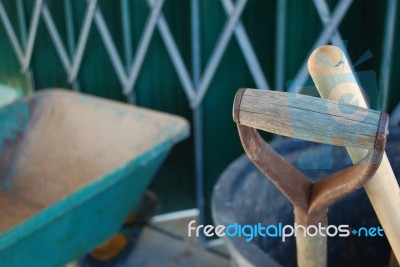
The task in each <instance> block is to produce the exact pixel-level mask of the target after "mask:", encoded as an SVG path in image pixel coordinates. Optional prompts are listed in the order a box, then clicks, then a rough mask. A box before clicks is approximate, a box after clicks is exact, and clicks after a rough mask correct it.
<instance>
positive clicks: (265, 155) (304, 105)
mask: <svg viewBox="0 0 400 267" xmlns="http://www.w3.org/2000/svg"><path fill="white" fill-rule="evenodd" d="M233 119H234V121H235V122H236V124H237V127H238V131H239V135H240V139H241V142H242V145H243V147H244V150H245V151H246V154H247V155H248V156H249V158H250V159H251V160H252V162H253V163H254V164H255V165H256V166H257V167H258V168H259V169H260V170H261V172H262V173H264V174H265V175H266V176H267V177H268V178H269V179H270V180H271V182H272V183H273V184H274V185H275V186H276V187H277V188H278V189H279V190H280V191H281V192H282V193H283V194H284V195H285V197H286V198H287V199H288V200H289V201H290V202H291V204H292V205H293V208H294V217H295V225H297V226H299V225H300V226H301V227H298V228H297V234H296V247H297V263H298V266H300V267H311V266H326V263H327V236H326V235H327V232H325V233H323V231H322V232H321V231H318V229H321V227H322V229H323V227H327V226H328V222H327V212H328V207H329V206H330V205H332V204H333V203H335V202H336V201H338V200H339V199H341V198H343V197H345V196H346V195H348V194H350V193H352V192H354V191H355V190H357V189H359V188H361V187H362V186H363V185H364V184H365V183H366V182H368V181H369V179H370V178H371V177H372V176H373V175H374V174H375V172H376V170H377V169H378V167H379V165H380V163H381V160H382V157H383V153H384V148H385V144H386V137H387V134H388V130H387V127H388V115H387V114H386V113H383V112H378V111H374V110H370V109H366V108H361V107H357V106H353V105H348V104H342V103H340V104H339V103H338V102H335V101H331V100H325V99H321V98H316V97H310V96H304V95H298V94H288V93H283V92H274V91H266V90H255V89H240V90H239V91H238V92H237V94H236V96H235V100H234V105H233ZM256 129H260V130H264V131H267V132H271V133H274V134H278V135H283V136H287V137H293V138H298V139H303V140H307V141H313V142H319V143H324V144H331V145H336V146H345V147H357V148H363V149H367V150H368V153H367V154H366V156H365V157H364V158H362V159H361V160H360V161H359V162H358V163H357V164H354V165H351V166H349V167H347V168H345V169H343V170H340V171H338V172H336V173H334V174H331V175H329V176H327V177H325V178H323V179H321V180H319V181H318V182H316V183H312V182H311V181H310V180H309V179H308V178H307V177H306V176H305V175H304V174H303V173H302V172H301V171H299V170H298V169H297V168H296V167H294V166H293V165H291V164H290V163H288V162H287V161H286V160H285V159H284V158H282V157H281V156H280V155H279V154H278V153H276V152H275V151H274V150H273V149H272V148H271V147H270V146H269V145H268V144H267V143H266V142H265V141H264V140H263V139H262V138H261V137H260V135H259V134H258V132H257V130H256Z"/></svg>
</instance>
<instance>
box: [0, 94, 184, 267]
mask: <svg viewBox="0 0 400 267" xmlns="http://www.w3.org/2000/svg"><path fill="white" fill-rule="evenodd" d="M0 126H1V127H0V218H1V219H0V266H12V267H18V266H24V267H28V266H62V265H64V264H66V263H68V262H69V261H71V260H73V259H76V258H78V257H80V256H82V255H84V254H85V253H87V252H88V251H90V250H91V249H93V248H94V247H96V245H98V244H100V243H101V242H104V241H105V240H106V239H107V238H109V237H110V236H111V235H112V234H113V233H115V232H116V231H117V230H118V228H119V227H120V226H121V225H122V223H123V221H124V219H125V218H126V217H127V216H128V214H129V212H130V211H131V210H132V209H133V208H134V206H135V204H136V202H137V201H138V200H139V198H140V196H141V194H142V193H143V192H144V190H145V189H146V187H147V186H148V184H149V182H150V181H151V178H152V177H153V176H154V174H155V173H156V171H157V169H158V168H159V167H160V165H161V164H162V162H163V160H164V159H165V158H166V156H167V154H168V152H169V151H170V149H171V148H172V146H173V145H174V144H175V143H177V142H179V141H180V140H182V139H184V138H186V137H187V136H188V135H189V130H188V129H189V128H188V123H187V122H186V121H185V120H184V119H182V118H179V117H177V116H173V115H168V114H164V113H161V112H156V111H151V110H147V109H144V108H139V107H134V106H130V105H126V104H122V103H117V102H114V101H109V100H104V99H100V98H97V97H91V96H86V95H83V94H78V93H73V92H68V91H64V90H46V91H41V92H39V93H36V94H34V95H32V96H30V97H27V98H24V99H22V100H21V101H19V102H16V103H14V104H11V105H8V106H6V107H4V108H2V109H0Z"/></svg>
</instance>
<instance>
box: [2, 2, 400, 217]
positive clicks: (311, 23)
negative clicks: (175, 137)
mask: <svg viewBox="0 0 400 267" xmlns="http://www.w3.org/2000/svg"><path fill="white" fill-rule="evenodd" d="M3 2H4V4H5V7H6V9H7V11H9V12H10V14H14V16H13V17H11V18H10V19H11V20H12V23H13V25H14V27H16V28H17V19H16V16H15V3H14V1H12V0H5V1H3ZM24 2H25V9H26V14H27V21H29V19H30V14H31V10H32V3H33V2H32V1H27V0H26V1H24ZM48 2H49V7H50V10H51V12H52V14H55V15H53V18H54V20H55V22H56V24H57V25H58V30H59V32H60V34H61V37H62V39H63V41H64V43H65V44H66V43H67V42H66V39H67V38H66V34H65V24H64V19H65V18H64V13H63V7H62V5H61V4H60V3H61V2H58V1H48ZM130 2H131V3H130V13H131V27H132V40H131V41H132V46H133V50H134V51H135V48H136V47H137V44H138V41H139V39H140V36H141V34H142V31H143V26H144V24H145V21H146V18H147V16H148V11H149V8H148V7H147V5H146V2H145V1H130ZM337 2H338V1H329V3H330V6H331V9H333V8H334V6H335V5H336V4H337ZM72 3H73V9H74V23H75V35H76V36H75V37H76V39H75V41H76V40H77V37H78V34H79V29H80V25H81V23H82V20H83V14H84V9H85V1H80V0H73V1H72ZM99 3H100V7H101V9H102V11H103V15H104V17H105V20H106V23H107V25H108V27H109V30H110V32H111V34H112V36H113V37H114V39H115V40H116V46H117V48H118V49H119V52H120V55H121V58H124V56H123V49H122V43H123V42H122V37H121V34H122V28H121V19H120V6H119V1H111V0H101V1H99ZM199 4H200V18H201V23H200V27H201V29H200V31H201V61H202V62H201V65H202V70H204V68H205V66H206V64H207V61H208V58H209V56H210V54H211V51H212V50H213V48H214V45H215V43H216V41H217V39H218V36H219V34H220V31H221V30H222V28H223V25H224V23H225V21H226V15H225V12H224V10H223V8H222V5H221V3H220V1H214V0H201V1H199ZM385 8H386V4H385V1H373V0H367V1H354V3H353V5H352V6H351V8H350V11H349V13H348V15H346V17H345V19H344V21H343V23H342V24H341V26H340V30H341V33H342V37H343V39H345V40H347V43H348V50H349V52H350V55H351V56H352V60H353V62H357V60H358V59H359V58H360V57H361V56H362V55H363V54H364V53H365V52H366V51H368V50H370V51H371V53H372V55H373V57H372V58H371V59H369V60H367V61H365V62H363V63H361V64H359V65H358V66H356V70H357V71H364V73H365V71H369V73H367V74H366V77H367V78H366V79H365V80H364V79H363V80H362V83H363V84H364V85H368V84H371V83H375V84H376V82H374V80H375V78H374V75H375V74H376V78H377V79H379V75H380V73H379V67H380V60H381V54H382V37H383V33H384V30H383V27H384V19H385V17H386V15H385ZM398 8H400V7H398ZM162 11H163V12H164V15H165V17H166V20H167V22H168V24H169V26H170V29H171V31H172V35H173V37H174V38H175V40H176V43H177V46H178V48H179V50H180V52H181V54H182V57H183V59H184V62H185V64H186V66H188V68H189V71H191V67H190V66H191V64H192V62H191V55H190V53H191V36H190V34H191V32H190V1H178V0H166V1H165V4H164V7H163V9H162ZM399 12H400V10H399V11H398V13H399ZM286 18H287V21H286V25H287V29H286V41H287V47H286V55H287V57H286V59H285V65H286V69H285V79H286V80H291V79H293V78H294V76H295V74H296V72H297V70H298V68H299V67H300V65H301V64H302V63H303V62H304V59H305V58H306V57H307V55H308V53H309V50H310V48H311V46H312V44H313V43H314V41H315V40H316V38H317V37H318V34H319V33H320V31H321V29H322V24H321V22H320V21H319V18H318V14H317V12H316V9H315V7H314V6H313V3H312V1H309V0H300V1H295V0H293V1H288V5H287V16H286ZM275 19H276V0H268V1H261V0H250V1H248V4H247V6H246V8H245V10H244V13H243V16H242V21H243V24H244V26H245V28H246V30H247V33H248V35H249V38H250V40H251V42H252V44H253V46H254V49H255V52H256V54H257V55H258V58H259V59H260V61H261V62H260V63H261V66H262V68H263V71H264V73H265V74H266V76H267V78H268V81H269V83H270V85H272V86H273V84H274V79H273V77H274V74H275V71H274V66H275V62H274V61H275V54H274V49H275V34H276V32H275ZM396 27H397V29H399V27H400V15H398V16H397V22H396ZM4 34H5V33H4V29H3V27H2V26H0V36H4ZM39 36H40V38H38V40H37V42H36V43H35V49H34V56H33V59H32V60H33V61H32V64H33V77H34V82H35V85H36V88H45V87H54V86H57V87H68V88H71V85H69V84H68V83H67V82H66V81H67V77H66V74H65V73H64V71H63V69H62V66H61V64H60V62H59V60H58V59H57V56H56V52H55V50H54V47H53V45H52V43H51V42H50V38H49V36H48V34H47V29H46V28H45V27H44V24H43V23H40V25H39ZM399 37H400V36H399V31H396V36H395V43H394V55H393V60H392V62H393V66H392V67H393V69H392V78H391V91H390V97H389V99H390V105H389V106H390V110H391V109H393V108H394V106H395V105H396V103H398V102H399V100H400V93H399V91H398V90H396V88H398V87H399V86H400V79H397V73H399V71H400V67H399V66H398V65H397V64H394V62H397V61H398V60H399V59H400V38H399ZM0 57H1V59H2V60H0V82H2V83H5V84H8V85H12V86H17V87H22V88H27V85H26V81H25V77H24V75H22V74H21V73H20V68H19V65H18V62H17V60H16V58H15V56H14V54H13V51H12V49H11V48H10V45H9V43H8V41H7V39H5V38H1V39H0ZM79 79H80V85H81V89H82V91H84V92H87V93H90V94H94V95H98V96H103V97H107V98H112V99H117V100H120V101H125V98H124V96H123V95H122V94H121V86H120V84H119V82H118V79H117V76H116V75H115V72H114V71H113V69H112V67H111V63H110V60H109V58H108V55H107V53H106V50H105V48H104V46H103V43H102V42H101V38H100V36H99V34H98V31H97V29H96V28H92V30H91V33H90V36H89V43H88V46H87V47H86V49H85V56H84V58H83V62H82V66H81V69H80V72H79ZM371 79H372V80H371ZM240 87H255V84H254V82H253V80H252V78H251V75H250V73H249V71H248V68H247V66H246V63H245V60H244V58H243V55H242V53H241V51H240V49H239V46H238V43H237V41H236V40H235V39H234V38H233V39H232V40H231V41H230V43H229V45H228V48H227V51H226V53H225V54H224V56H223V58H222V61H221V64H220V66H219V68H218V70H217V73H216V75H215V78H214V79H213V81H212V83H211V85H210V88H209V92H208V93H207V95H206V97H205V99H204V109H203V110H204V111H203V113H204V122H203V124H204V129H203V135H204V153H205V159H204V160H205V162H204V172H205V183H206V184H205V188H206V197H207V198H206V204H207V207H209V204H210V203H209V200H210V196H211V192H212V188H213V185H214V183H215V181H216V180H217V179H218V177H219V175H220V174H221V172H222V171H223V170H224V169H225V168H226V166H227V165H228V164H229V163H230V162H231V161H232V160H233V159H234V158H236V157H237V156H238V155H239V154H241V153H243V150H242V148H241V146H240V143H239V138H238V135H237V131H236V128H235V125H234V123H233V121H232V117H231V110H232V101H233V96H234V94H235V92H236V90H237V89H238V88H240ZM368 90H369V93H370V94H377V95H379V92H378V93H377V92H376V86H372V87H371V88H370V89H368ZM136 91H137V102H138V104H139V105H142V106H145V107H149V108H152V109H157V110H162V111H167V112H170V113H175V114H178V115H181V116H184V117H186V118H187V119H189V120H191V118H192V114H191V110H190V108H189V107H188V102H187V100H186V98H185V95H184V93H183V89H182V87H181V85H180V82H179V79H178V77H177V75H176V72H175V70H174V68H173V65H172V63H171V61H170V59H169V56H168V53H167V51H166V49H165V45H164V44H163V42H162V39H161V36H160V34H159V32H158V31H157V30H156V32H155V34H154V36H153V37H152V41H151V44H150V47H149V50H148V53H147V55H146V58H145V61H144V64H143V68H142V70H141V72H140V76H139V79H138V81H137V84H136ZM152 188H153V189H154V190H155V191H156V192H157V193H158V194H159V195H160V196H161V199H162V206H163V211H171V210H177V209H183V208H189V207H194V206H195V183H194V164H193V138H190V139H188V140H186V141H185V142H184V143H182V144H179V145H178V146H176V147H175V148H174V149H173V151H172V153H171V155H170V157H168V158H167V160H166V163H165V164H164V166H163V168H162V169H161V171H160V172H159V174H158V175H157V178H156V180H155V182H154V183H153V184H152ZM207 209H208V210H209V208H207Z"/></svg>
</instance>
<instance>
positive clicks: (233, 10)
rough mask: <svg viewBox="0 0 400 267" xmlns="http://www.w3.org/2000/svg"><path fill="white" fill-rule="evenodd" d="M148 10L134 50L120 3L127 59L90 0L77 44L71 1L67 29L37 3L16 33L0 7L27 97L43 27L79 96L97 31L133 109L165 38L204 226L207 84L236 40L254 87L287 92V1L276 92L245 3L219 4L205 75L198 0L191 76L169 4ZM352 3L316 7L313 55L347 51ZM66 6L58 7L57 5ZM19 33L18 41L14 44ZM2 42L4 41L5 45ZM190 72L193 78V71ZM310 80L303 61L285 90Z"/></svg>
mask: <svg viewBox="0 0 400 267" xmlns="http://www.w3.org/2000/svg"><path fill="white" fill-rule="evenodd" d="M143 1H145V2H146V4H147V6H148V7H149V10H150V11H149V13H148V15H147V19H146V22H145V25H144V28H143V31H142V33H141V38H140V40H139V42H138V45H137V46H136V47H133V46H132V44H131V42H130V40H131V23H130V22H131V14H130V12H129V5H130V4H131V2H130V1H129V0H120V7H121V10H120V14H121V31H122V38H123V40H122V47H123V54H124V57H123V58H122V57H121V55H120V53H119V52H118V49H117V46H116V43H115V40H114V39H113V37H112V34H111V33H110V30H109V28H108V26H107V23H106V21H105V19H104V17H103V12H106V11H105V10H101V8H100V6H99V5H98V1H97V0H87V1H86V9H85V13H84V19H83V23H82V25H81V26H80V30H79V33H78V38H77V39H76V38H75V35H76V34H75V31H74V29H75V27H76V25H74V20H73V16H74V14H73V8H72V7H71V0H64V1H63V3H62V4H63V5H64V6H63V9H64V12H65V14H64V16H65V25H56V23H55V20H54V19H53V15H52V14H51V12H50V9H49V7H48V3H47V1H46V0H36V1H35V2H34V5H33V10H32V14H31V19H30V21H29V23H28V22H27V21H26V20H25V18H26V14H25V8H24V5H25V3H24V2H23V0H16V1H15V5H16V10H17V20H18V26H19V27H18V30H16V29H15V28H14V27H13V26H12V23H11V21H10V16H9V15H8V14H9V13H8V12H7V10H6V9H5V7H4V5H3V1H1V0H0V19H1V22H2V24H3V26H4V29H5V31H6V33H7V38H8V40H9V42H10V43H11V45H12V48H13V50H14V52H15V55H16V57H17V59H18V62H19V64H20V66H21V70H22V72H23V73H24V74H25V75H26V78H27V81H28V84H29V85H30V90H31V91H34V90H35V86H34V83H33V78H32V71H31V62H32V60H31V59H32V55H33V53H34V50H35V43H36V41H37V33H38V28H39V25H41V24H40V22H43V25H44V26H45V28H46V29H47V32H48V35H49V36H50V38H51V41H52V43H53V45H54V47H55V50H56V52H57V55H58V58H59V60H60V62H61V64H62V67H63V69H64V71H65V73H66V75H67V77H68V83H70V84H71V86H72V88H73V89H74V90H77V91H79V90H80V82H79V72H80V71H81V69H82V68H81V67H82V59H83V57H84V55H85V53H89V51H88V49H87V43H88V38H89V32H90V30H91V29H92V28H95V29H96V30H97V31H98V33H99V35H100V37H101V41H102V43H103V44H104V46H105V49H106V52H107V55H108V57H109V59H110V62H111V64H112V68H113V69H114V71H115V73H116V75H117V78H118V81H119V83H120V85H121V88H122V92H123V94H124V95H125V96H126V98H127V101H129V102H130V103H134V102H135V85H136V82H137V80H138V77H139V75H140V71H141V69H142V66H143V63H144V60H145V56H146V54H147V52H148V50H149V45H150V41H151V39H152V37H153V36H154V34H155V32H156V31H158V33H159V34H160V36H161V39H162V41H163V43H164V45H165V48H166V50H167V53H168V55H169V58H170V60H171V62H172V65H173V67H174V69H175V71H176V74H177V76H178V78H179V81H180V83H181V86H182V88H183V90H184V93H185V96H186V98H187V100H188V103H189V105H190V108H191V110H192V111H193V129H194V153H195V157H194V158H195V173H196V192H197V196H196V198H197V207H198V209H199V211H200V216H199V224H204V210H205V208H204V205H205V204H204V168H203V167H204V166H203V165H204V163H203V161H204V153H203V145H204V144H203V141H204V138H203V134H202V133H203V117H202V116H203V115H202V113H203V106H202V104H203V100H204V97H205V95H206V94H207V92H208V89H209V87H210V83H211V82H212V80H213V79H214V77H215V73H216V70H217V68H218V67H219V65H220V63H221V59H222V57H223V55H224V53H225V52H226V49H227V46H228V44H229V42H230V41H231V40H232V39H234V38H235V39H236V41H237V43H238V45H239V47H240V51H241V52H242V54H243V57H244V59H245V62H246V64H247V67H248V69H249V71H250V74H251V76H252V78H253V79H254V83H255V85H256V86H257V87H258V88H262V89H270V88H275V89H276V90H283V89H284V88H285V79H286V77H285V74H284V69H285V51H286V44H287V40H286V36H285V30H286V28H287V25H286V23H287V18H286V10H287V5H288V0H279V1H276V4H277V9H276V14H277V15H276V36H275V46H276V48H275V77H274V80H275V83H274V86H271V84H270V83H269V82H268V79H267V77H266V75H265V74H264V71H263V70H262V67H261V64H260V59H259V58H258V56H257V54H256V53H255V50H254V48H253V44H252V41H251V39H250V38H249V35H248V34H247V31H246V28H245V26H244V24H243V23H242V21H241V15H242V13H243V10H244V9H245V7H246V4H247V3H248V1H247V0H237V1H232V0H220V4H221V6H222V8H223V10H224V11H225V13H226V22H225V23H224V26H223V28H222V30H221V32H220V34H219V37H218V39H217V41H216V43H215V44H214V48H213V49H212V53H211V55H210V57H209V58H208V60H207V63H206V64H205V67H204V70H203V71H202V70H201V69H202V68H201V62H200V61H201V55H200V51H201V47H200V46H201V40H200V29H201V24H202V22H201V21H200V16H199V2H200V0H191V1H190V7H191V9H190V18H191V26H190V28H191V39H192V40H191V59H190V62H191V64H192V66H191V67H190V68H189V67H188V66H187V65H186V64H185V62H184V58H183V56H182V53H181V51H180V50H179V48H178V46H177V44H176V41H175V39H174V37H173V32H172V31H173V29H171V28H170V26H169V24H168V21H167V19H166V17H165V16H164V14H163V10H162V9H163V5H164V3H165V1H171V0H143ZM352 3H353V0H340V1H338V2H337V4H336V7H335V9H334V10H333V11H331V10H330V9H329V5H328V3H327V1H326V0H313V4H314V6H315V8H316V10H317V12H318V15H319V18H320V20H321V22H322V25H323V29H322V31H321V33H320V34H319V36H318V38H317V39H316V40H315V42H314V45H313V47H310V50H309V51H310V52H311V51H312V50H313V49H314V48H315V47H317V46H320V45H323V44H327V43H329V42H330V43H332V44H334V45H337V46H340V47H342V48H343V49H344V50H345V53H347V51H346V46H345V45H344V43H343V41H342V37H341V35H340V33H339V30H338V27H339V25H340V23H341V22H342V20H343V19H344V18H345V16H346V13H347V12H348V10H349V8H350V6H351V4H352ZM60 4H61V1H60ZM396 9H397V0H388V1H387V11H386V13H387V16H386V22H385V30H384V32H385V34H384V39H383V55H382V60H381V62H382V63H381V75H380V76H381V79H380V80H379V89H380V91H381V92H382V96H383V97H382V102H381V105H382V109H383V110H387V107H388V95H389V81H390V74H391V58H392V54H393V42H394V34H395V21H396ZM61 26H65V29H66V36H67V39H66V42H64V41H63V39H62V37H61V36H60V33H59V27H61ZM17 33H18V34H19V36H20V38H18V37H17ZM2 38H3V37H2ZM190 70H191V71H190ZM307 78H308V71H307V67H306V59H305V60H304V63H303V64H302V66H301V67H300V69H299V70H298V72H297V74H296V76H295V78H294V80H293V82H292V83H291V85H290V87H289V88H288V89H287V91H289V92H299V91H300V90H301V88H302V87H303V85H304V84H305V83H306V80H307Z"/></svg>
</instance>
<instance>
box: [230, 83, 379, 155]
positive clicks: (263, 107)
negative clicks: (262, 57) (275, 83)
mask: <svg viewBox="0 0 400 267" xmlns="http://www.w3.org/2000/svg"><path fill="white" fill-rule="evenodd" d="M233 113H234V114H233V117H234V120H235V122H237V123H240V124H242V125H246V126H249V127H252V128H256V129H260V130H264V131H267V132H271V133H275V134H279V135H283V136H288V137H294V138H298V139H303V140H307V141H314V142H319V143H324V144H332V145H337V146H347V147H360V148H374V147H375V141H376V138H377V133H378V131H380V126H381V125H380V122H381V117H382V114H383V113H381V112H378V111H375V110H370V109H366V108H361V107H357V106H354V105H349V104H345V103H338V102H335V101H330V100H325V99H321V98H317V97H311V96H305V95H299V94H289V93H283V92H276V91H267V90H257V89H240V90H239V91H238V92H237V94H236V97H235V101H234V112H233ZM383 116H387V114H385V115H383ZM384 131H387V129H384Z"/></svg>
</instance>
